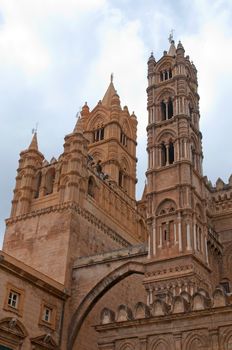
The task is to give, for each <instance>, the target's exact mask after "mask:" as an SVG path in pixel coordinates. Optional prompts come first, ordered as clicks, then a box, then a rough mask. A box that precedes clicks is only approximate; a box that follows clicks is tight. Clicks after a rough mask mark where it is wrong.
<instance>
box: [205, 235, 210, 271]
mask: <svg viewBox="0 0 232 350" xmlns="http://www.w3.org/2000/svg"><path fill="white" fill-rule="evenodd" d="M205 260H206V263H207V265H209V255H208V246H207V238H206V236H205Z"/></svg>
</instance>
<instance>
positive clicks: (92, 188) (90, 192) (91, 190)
mask: <svg viewBox="0 0 232 350" xmlns="http://www.w3.org/2000/svg"><path fill="white" fill-rule="evenodd" d="M88 195H89V196H91V197H93V198H94V195H95V182H94V179H93V178H92V176H90V177H89V180H88Z"/></svg>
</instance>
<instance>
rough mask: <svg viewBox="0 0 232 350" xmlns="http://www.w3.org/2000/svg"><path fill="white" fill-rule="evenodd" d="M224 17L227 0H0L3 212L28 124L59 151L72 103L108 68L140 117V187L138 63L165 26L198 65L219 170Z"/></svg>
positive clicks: (225, 161) (214, 168)
mask: <svg viewBox="0 0 232 350" xmlns="http://www.w3.org/2000/svg"><path fill="white" fill-rule="evenodd" d="M231 22H232V3H231V1H229V0H228V1H225V0H214V1H209V0H204V1H202V0H194V1H191V2H186V1H184V0H179V1H165V2H164V1H161V0H157V1H155V2H154V1H152V0H148V1H144V2H134V1H132V0H126V1H124V0H123V1H121V0H117V1H109V0H65V1H64V0H40V1H39V0H33V1H31V0H20V1H15V0H0V50H1V55H0V105H1V122H2V123H1V130H0V132H1V142H2V145H3V146H5V150H3V148H4V147H1V154H0V157H1V159H0V161H1V164H4V165H5V168H4V173H3V174H2V181H1V189H0V191H1V192H0V193H1V202H2V203H4V207H2V208H1V210H0V216H1V217H2V218H5V217H7V216H8V215H9V211H10V201H11V199H12V190H13V187H14V177H15V175H16V169H17V158H18V154H19V152H20V150H22V149H25V147H26V146H27V144H28V143H29V142H30V138H31V134H30V131H31V129H32V127H34V125H35V124H36V122H37V121H39V132H38V134H39V135H38V136H39V146H40V150H41V151H42V152H43V153H44V155H45V157H46V158H48V159H50V158H51V157H52V156H53V155H54V156H56V157H58V156H59V154H60V153H61V152H62V144H63V137H64V135H65V134H67V133H69V132H70V131H71V130H72V128H73V126H74V124H75V114H76V112H77V111H78V109H79V106H81V105H82V104H83V103H84V102H85V101H86V100H87V101H88V103H89V105H90V107H94V106H95V105H96V104H97V102H98V100H99V99H101V98H102V97H103V95H104V93H105V91H106V88H107V86H108V83H109V79H110V74H111V73H112V72H113V73H114V83H115V87H116V89H117V90H118V93H119V95H120V98H121V103H122V105H125V104H126V105H127V106H128V108H129V110H130V112H132V111H133V110H134V111H135V114H136V115H137V117H138V122H139V124H138V142H139V148H138V150H137V156H138V158H139V165H138V174H137V176H138V178H139V180H140V181H139V195H140V193H141V192H142V188H143V183H144V172H145V171H146V160H147V155H146V125H147V111H146V86H147V81H146V79H147V78H146V75H147V65H146V63H147V59H148V57H149V55H150V52H151V51H152V50H153V51H154V55H155V57H156V59H157V60H158V59H159V58H160V57H161V56H162V52H163V51H164V50H167V49H168V45H169V44H168V41H167V37H168V35H169V31H170V29H171V28H174V29H175V31H174V36H175V38H176V41H178V40H179V38H180V39H181V40H182V42H183V44H184V47H185V49H186V54H189V55H190V57H191V59H193V61H194V63H195V65H196V67H197V69H198V78H199V93H200V97H201V100H200V109H201V125H202V129H203V136H204V138H203V141H204V144H203V145H204V153H205V160H204V165H205V170H206V173H207V174H208V175H209V177H210V178H211V179H213V180H214V179H216V177H217V176H221V177H222V178H224V179H225V178H226V177H227V176H228V175H229V171H230V170H231V168H232V166H231V165H232V164H230V163H229V159H230V158H231V157H230V149H231V144H230V139H231V137H230V130H231V128H232V125H231V123H232V119H231V116H229V109H228V104H229V102H228V101H230V100H231V93H230V91H231V87H230V85H231V84H230V81H231V78H232V66H231V63H230V58H231V54H232V52H231V48H232V45H231V44H232V29H231ZM9 140H10V141H9ZM219 168H220V171H219V170H218V169H219ZM3 227H4V225H3V224H2V225H1V227H0V228H1V230H2V231H3Z"/></svg>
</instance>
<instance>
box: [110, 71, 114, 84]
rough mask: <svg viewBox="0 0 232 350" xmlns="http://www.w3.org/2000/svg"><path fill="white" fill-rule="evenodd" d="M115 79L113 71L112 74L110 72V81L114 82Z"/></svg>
mask: <svg viewBox="0 0 232 350" xmlns="http://www.w3.org/2000/svg"><path fill="white" fill-rule="evenodd" d="M113 79H114V74H113V73H111V74H110V82H111V83H113Z"/></svg>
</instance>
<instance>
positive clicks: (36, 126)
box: [31, 122, 39, 135]
mask: <svg viewBox="0 0 232 350" xmlns="http://www.w3.org/2000/svg"><path fill="white" fill-rule="evenodd" d="M38 125H39V123H38V122H37V123H36V124H35V128H33V129H32V130H31V133H32V135H35V134H37V130H38Z"/></svg>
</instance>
